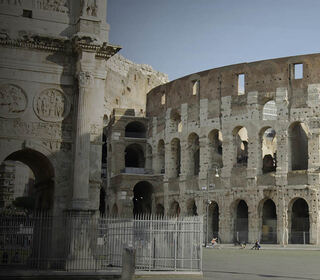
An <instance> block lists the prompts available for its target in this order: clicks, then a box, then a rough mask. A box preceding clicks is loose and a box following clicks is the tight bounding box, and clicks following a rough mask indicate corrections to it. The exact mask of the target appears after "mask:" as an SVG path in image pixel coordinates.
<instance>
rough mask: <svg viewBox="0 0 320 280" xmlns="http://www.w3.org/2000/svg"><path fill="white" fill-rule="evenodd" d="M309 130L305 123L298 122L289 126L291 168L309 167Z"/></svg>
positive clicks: (301, 168) (302, 168)
mask: <svg viewBox="0 0 320 280" xmlns="http://www.w3.org/2000/svg"><path fill="white" fill-rule="evenodd" d="M307 135H308V132H307V127H306V126H305V124H303V123H300V122H296V123H293V124H292V125H291V126H290V128H289V139H290V143H289V145H290V157H291V160H289V163H291V170H307V169H308V136H307Z"/></svg>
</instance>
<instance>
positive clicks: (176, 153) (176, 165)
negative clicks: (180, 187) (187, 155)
mask: <svg viewBox="0 0 320 280" xmlns="http://www.w3.org/2000/svg"><path fill="white" fill-rule="evenodd" d="M171 162H172V176H171V177H173V178H175V177H179V176H180V167H181V146H180V140H179V139H178V138H175V139H173V140H172V141H171Z"/></svg>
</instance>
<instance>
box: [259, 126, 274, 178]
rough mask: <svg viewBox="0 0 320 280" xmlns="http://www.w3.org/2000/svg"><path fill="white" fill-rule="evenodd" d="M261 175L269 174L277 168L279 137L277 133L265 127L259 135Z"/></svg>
mask: <svg viewBox="0 0 320 280" xmlns="http://www.w3.org/2000/svg"><path fill="white" fill-rule="evenodd" d="M258 152H259V167H258V168H259V173H269V172H274V171H276V168H277V137H276V131H275V130H274V129H273V128H272V127H270V126H267V127H264V128H262V129H261V130H260V133H259V149H258Z"/></svg>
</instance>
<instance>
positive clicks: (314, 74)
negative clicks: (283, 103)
mask: <svg viewBox="0 0 320 280" xmlns="http://www.w3.org/2000/svg"><path fill="white" fill-rule="evenodd" d="M295 64H303V79H294V77H293V68H294V65H295ZM319 66H320V54H310V55H302V56H293V57H285V58H279V59H270V60H263V61H257V62H252V63H241V64H236V65H230V66H225V67H221V68H215V69H211V70H207V71H203V72H199V73H195V74H191V75H188V76H185V77H182V78H180V79H177V80H174V81H172V82H170V83H167V84H165V85H161V86H159V87H157V88H154V89H153V90H151V91H150V92H149V93H148V95H147V116H149V117H152V116H160V115H164V114H165V112H166V110H167V108H172V109H180V105H181V104H183V103H187V104H189V106H192V105H195V106H196V105H197V104H199V102H200V99H208V100H209V102H210V100H212V101H216V100H221V98H222V97H225V96H231V97H232V100H231V104H232V106H233V109H236V107H239V106H240V107H241V104H242V105H244V106H245V105H246V102H247V96H248V95H247V94H248V93H249V92H252V91H257V92H258V103H259V104H264V103H265V102H266V101H268V100H270V99H274V98H275V92H276V89H277V88H280V87H284V88H288V95H289V96H288V99H289V100H290V106H291V107H305V106H307V105H306V101H307V98H306V94H307V93H306V92H307V87H308V85H309V84H315V83H319V82H320V67H319ZM239 74H245V92H244V94H243V95H238V75H239ZM196 80H199V81H200V90H199V94H197V95H193V83H194V81H196ZM163 96H165V104H162V103H161V99H162V100H163ZM217 113H218V114H219V112H217ZM217 116H218V115H217ZM217 116H212V117H217Z"/></svg>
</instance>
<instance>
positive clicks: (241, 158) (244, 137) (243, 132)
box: [232, 126, 248, 167]
mask: <svg viewBox="0 0 320 280" xmlns="http://www.w3.org/2000/svg"><path fill="white" fill-rule="evenodd" d="M232 135H233V147H234V151H235V152H234V154H235V158H234V166H235V167H237V166H247V164H248V132H247V129H246V128H245V127H244V126H238V127H236V128H234V129H233V131H232Z"/></svg>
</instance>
